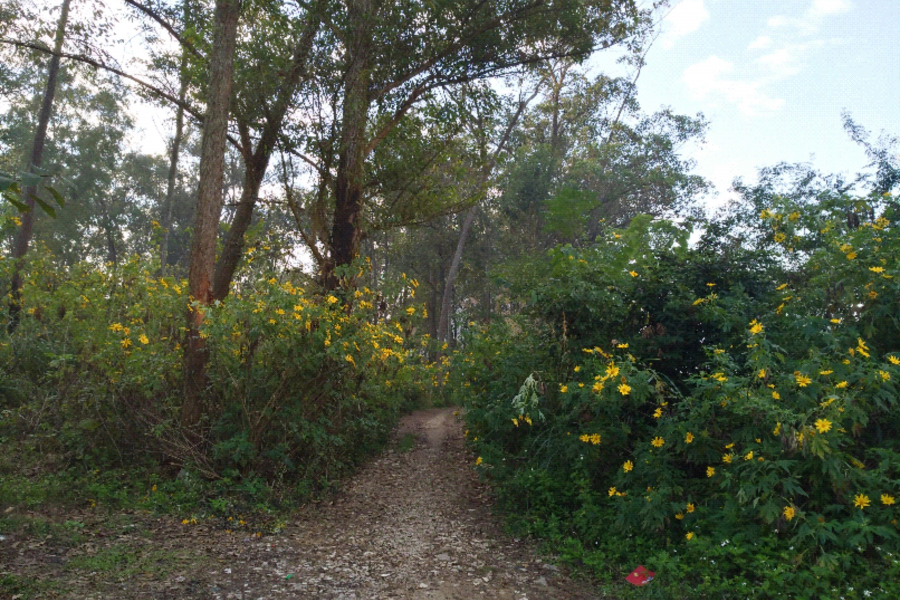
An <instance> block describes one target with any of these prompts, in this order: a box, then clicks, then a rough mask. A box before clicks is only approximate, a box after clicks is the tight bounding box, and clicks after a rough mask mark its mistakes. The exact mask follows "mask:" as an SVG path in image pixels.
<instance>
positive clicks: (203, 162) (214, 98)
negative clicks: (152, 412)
mask: <svg viewBox="0 0 900 600" xmlns="http://www.w3.org/2000/svg"><path fill="white" fill-rule="evenodd" d="M240 12H241V2H240V0H216V9H215V29H214V33H213V45H212V48H213V50H212V53H211V55H210V63H209V89H208V92H207V93H208V96H207V102H206V115H205V118H204V121H203V138H202V141H201V146H200V183H199V187H198V191H197V209H196V213H195V214H194V233H193V239H192V241H191V260H190V267H189V269H188V287H189V289H190V294H191V299H192V303H191V307H190V308H189V309H188V315H187V317H188V319H187V320H188V333H187V340H186V343H185V347H184V366H185V399H184V404H183V405H182V411H181V424H182V426H184V427H185V428H187V429H189V430H193V429H194V428H195V427H196V425H197V424H198V423H199V422H200V420H201V418H202V417H203V415H204V413H205V409H206V406H205V403H204V401H203V396H204V393H205V392H206V388H207V379H206V365H207V363H208V362H209V349H208V348H207V346H206V341H205V340H204V339H203V338H202V337H201V336H200V324H201V323H202V322H203V315H204V311H203V307H204V306H207V305H209V304H211V303H212V300H213V296H212V277H213V266H214V265H215V258H216V240H217V236H218V231H219V219H220V217H221V215H222V201H223V198H222V185H223V178H224V168H225V142H226V137H227V134H228V113H229V105H230V101H231V87H232V82H233V78H234V52H235V47H236V44H237V25H238V20H239V17H240Z"/></svg>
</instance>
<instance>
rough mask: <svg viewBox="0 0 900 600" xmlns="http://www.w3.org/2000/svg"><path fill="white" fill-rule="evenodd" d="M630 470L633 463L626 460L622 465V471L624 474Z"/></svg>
mask: <svg viewBox="0 0 900 600" xmlns="http://www.w3.org/2000/svg"><path fill="white" fill-rule="evenodd" d="M632 469H634V463H633V462H631V461H630V460H626V461H625V464H624V465H622V470H624V471H625V472H626V473H629V472H631V470H632Z"/></svg>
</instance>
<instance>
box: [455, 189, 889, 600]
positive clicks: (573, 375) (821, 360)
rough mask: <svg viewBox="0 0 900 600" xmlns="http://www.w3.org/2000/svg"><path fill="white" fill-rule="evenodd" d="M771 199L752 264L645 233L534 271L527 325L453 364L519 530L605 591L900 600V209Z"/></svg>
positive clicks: (731, 253)
mask: <svg viewBox="0 0 900 600" xmlns="http://www.w3.org/2000/svg"><path fill="white" fill-rule="evenodd" d="M760 200H763V201H765V202H766V205H765V206H763V207H761V208H760V209H759V212H758V213H757V214H758V221H757V222H756V223H754V224H751V225H749V226H748V224H746V223H744V224H742V227H743V228H744V229H745V230H746V229H748V228H749V229H750V230H753V231H755V232H756V233H755V234H754V235H753V236H749V237H751V238H752V239H753V240H754V242H753V243H754V244H755V247H750V248H743V249H742V248H736V247H733V246H732V247H723V246H722V244H720V243H719V244H717V243H714V241H711V240H708V239H707V240H703V241H701V243H700V244H698V246H697V247H696V248H693V249H688V248H687V247H686V245H681V244H678V243H677V240H678V239H679V238H678V236H677V235H672V232H673V231H674V229H675V228H674V226H671V225H659V226H656V225H652V224H648V222H647V221H646V220H638V221H637V222H635V223H634V224H633V225H632V226H631V227H630V228H629V229H628V230H625V231H618V232H614V233H612V234H611V235H610V237H609V238H608V239H606V240H604V241H603V242H601V243H599V244H598V246H596V247H594V248H590V249H586V250H576V249H573V248H561V249H559V250H557V251H555V252H554V253H551V255H550V258H549V261H548V263H547V264H545V265H543V267H541V266H537V267H536V268H535V270H534V271H535V272H536V273H538V277H536V278H535V280H533V281H530V282H528V285H529V286H531V287H532V289H533V295H532V299H533V301H532V314H531V317H530V318H529V319H523V321H522V322H520V323H518V325H517V326H516V327H508V326H507V328H506V330H505V331H502V332H501V331H498V330H496V329H495V330H488V331H484V332H481V333H477V332H474V331H473V332H472V337H471V339H470V341H469V344H468V346H467V348H466V351H465V352H463V353H461V354H460V355H458V359H457V362H456V365H455V366H458V367H459V368H458V375H459V377H460V379H459V381H457V382H456V388H457V389H458V390H463V394H462V395H463V396H465V395H466V394H471V400H470V401H469V406H470V408H469V411H468V414H467V418H468V422H469V438H470V440H471V443H472V444H473V445H474V446H475V448H476V451H477V454H478V456H480V457H482V458H483V461H482V464H481V465H480V466H479V467H478V468H479V469H481V470H482V471H483V472H484V473H485V475H486V476H488V477H491V478H492V479H494V480H495V481H496V482H497V486H498V496H499V499H500V501H501V502H502V504H503V505H504V506H505V507H506V509H507V510H508V511H509V512H510V513H511V514H512V515H513V516H512V521H513V524H514V525H515V526H518V527H521V528H524V529H526V530H528V531H530V532H532V533H536V534H538V535H542V536H545V537H548V538H550V539H551V540H555V547H556V549H557V551H559V552H560V553H562V554H563V555H564V556H568V557H569V558H571V559H573V560H574V559H577V560H578V561H581V562H583V563H584V564H586V565H588V566H590V567H593V569H594V572H595V573H596V574H597V575H599V576H601V577H608V576H609V575H610V567H611V566H613V569H617V568H620V569H621V570H622V572H623V575H622V576H623V577H624V573H627V571H626V570H628V569H631V568H632V567H634V565H635V564H638V563H642V564H645V565H647V567H648V568H650V569H651V570H655V571H656V572H657V578H656V580H655V581H654V583H653V585H654V586H656V587H660V588H663V590H664V591H661V593H665V594H667V595H668V596H670V597H679V598H680V597H688V596H685V595H684V594H685V593H686V592H685V590H686V589H690V590H691V591H690V596H689V597H692V598H694V597H710V598H724V597H736V598H750V597H756V598H768V597H779V596H782V595H784V596H787V597H802V598H820V597H837V596H839V595H840V596H843V597H845V598H853V597H868V596H869V595H875V596H877V597H895V596H896V595H897V593H898V590H900V588H898V584H897V583H896V575H897V574H898V566H897V561H896V558H897V557H896V554H897V553H898V552H900V544H898V519H900V514H898V507H897V504H896V502H897V498H898V497H900V411H898V406H897V404H898V390H897V387H896V384H897V381H898V378H900V331H898V327H900V323H898V321H897V320H896V314H897V313H896V307H897V306H898V302H900V287H898V281H897V279H896V278H897V277H898V276H900V269H898V262H897V256H898V251H900V235H898V232H897V228H896V227H895V225H894V223H895V221H896V219H897V218H898V217H900V215H897V213H896V208H895V206H894V205H893V203H892V201H891V200H892V199H891V198H890V197H871V198H865V199H858V198H848V197H845V196H841V195H829V196H824V197H821V198H819V199H818V201H817V202H811V203H802V202H798V201H797V200H796V199H787V198H784V197H779V196H769V197H766V198H760ZM848 214H852V215H861V216H862V218H859V222H857V221H856V220H855V219H848ZM681 239H683V237H682V238H681ZM636 240H638V241H639V243H637V242H636ZM726 253H727V254H726ZM723 254H725V255H723ZM726 262H727V268H726V269H723V270H716V269H714V268H711V267H713V266H714V265H716V264H717V263H718V264H720V265H721V264H726ZM539 278H543V282H541V281H538V279H539ZM497 327H498V328H499V327H500V326H497ZM499 340H504V343H501V342H499ZM526 377H530V378H531V389H534V390H539V392H540V393H539V394H538V396H537V397H536V398H533V399H532V404H531V406H532V408H531V412H532V413H533V414H532V415H531V416H532V419H531V420H530V421H528V423H527V425H525V424H524V423H523V422H522V420H523V416H528V415H522V414H520V413H521V412H522V410H521V408H519V407H518V406H516V402H515V401H514V400H513V397H514V396H515V393H516V392H515V390H516V389H518V387H519V385H521V382H522V381H525V379H526ZM520 394H521V392H520ZM516 397H518V396H516ZM538 412H539V413H540V415H541V416H542V419H540V420H538V419H534V418H533V417H534V414H537V413H538Z"/></svg>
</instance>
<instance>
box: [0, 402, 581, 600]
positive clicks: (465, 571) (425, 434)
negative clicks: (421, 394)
mask: <svg viewBox="0 0 900 600" xmlns="http://www.w3.org/2000/svg"><path fill="white" fill-rule="evenodd" d="M395 439H396V440H405V441H406V444H401V445H400V446H398V445H397V444H396V443H395V444H393V445H392V449H389V450H388V451H386V452H385V453H384V454H382V455H381V456H380V457H378V458H376V459H375V460H373V461H372V462H371V463H369V464H368V465H367V466H366V467H365V468H363V469H362V470H361V471H360V472H358V473H357V474H356V475H355V476H354V477H352V478H351V479H350V480H348V481H347V482H346V484H345V486H344V489H343V490H342V491H341V492H340V493H339V494H338V495H337V496H335V497H334V498H333V500H331V501H328V502H324V503H319V504H317V505H309V506H307V507H305V508H304V509H302V510H300V511H299V512H298V514H297V515H296V516H295V517H294V519H293V522H292V523H289V524H287V526H286V527H285V528H284V530H283V531H282V532H281V533H280V534H279V535H274V536H256V535H252V534H244V535H249V537H244V535H240V534H237V535H236V534H235V533H232V532H227V531H225V530H222V529H217V528H214V527H206V526H203V525H202V524H201V525H198V526H196V527H194V528H185V527H183V526H182V527H179V524H176V523H171V522H169V525H164V524H161V523H162V522H157V523H156V524H155V525H154V526H153V527H151V528H150V529H152V530H153V531H154V532H155V534H154V535H153V536H146V535H145V536H140V535H137V534H132V535H131V537H132V538H134V539H133V540H131V541H132V542H133V544H132V546H134V547H135V548H136V549H137V550H139V551H140V552H139V553H143V554H141V555H142V556H145V555H146V556H149V555H152V556H158V560H159V561H160V562H164V563H165V568H161V567H160V565H157V567H160V568H154V565H153V564H150V563H151V562H152V561H147V560H144V561H143V562H140V564H139V565H132V566H136V567H138V568H133V569H131V571H129V574H128V575H127V576H120V577H115V576H114V577H110V575H111V573H110V572H109V571H104V572H94V573H91V572H88V571H87V569H86V568H79V569H74V570H73V569H71V568H69V569H67V567H66V563H71V564H79V563H78V561H79V560H82V562H83V558H80V557H79V553H82V554H83V553H84V552H85V549H84V548H80V549H70V550H68V551H65V552H63V551H62V550H56V551H55V552H56V554H55V555H54V554H52V553H53V552H54V550H53V549H52V548H49V547H45V548H41V547H40V544H38V547H37V548H35V547H33V546H32V547H30V549H29V550H26V551H25V552H22V551H19V552H17V553H15V552H14V553H12V555H11V554H10V552H9V551H10V549H11V548H10V544H9V542H10V540H6V542H5V543H4V544H2V545H0V546H5V548H4V547H0V563H2V562H4V560H3V559H11V560H17V561H18V562H19V563H20V564H22V565H24V564H25V563H28V564H30V565H31V567H32V568H31V569H25V570H29V571H31V572H32V573H34V576H41V575H42V574H43V575H45V576H51V577H54V578H56V579H57V580H58V581H60V583H64V582H63V581H62V580H63V579H66V580H67V581H68V583H69V584H70V587H69V591H68V592H64V591H60V593H50V594H48V596H50V597H58V598H69V597H72V598H74V597H79V598H97V599H100V598H160V599H162V598H171V599H175V598H197V599H199V598H207V599H211V600H212V599H215V600H235V599H240V600H259V599H265V600H268V599H273V600H275V599H307V598H308V599H317V600H319V599H321V600H326V599H329V600H370V599H371V600H375V599H389V598H391V599H393V598H396V599H410V600H426V599H432V600H470V599H473V598H486V599H491V600H543V599H547V600H563V599H566V600H580V599H588V598H597V597H598V596H597V594H596V593H593V592H592V591H591V589H590V587H589V586H588V585H587V584H586V583H584V582H581V581H577V580H573V579H571V578H570V577H568V576H567V575H566V574H565V573H564V572H562V571H561V570H560V569H559V568H558V567H556V566H554V565H552V564H549V563H547V562H545V561H543V560H542V559H541V558H539V557H538V556H537V555H536V554H535V553H534V551H533V548H532V547H531V546H529V544H527V543H526V542H524V541H521V540H516V539H513V538H510V537H509V536H507V535H506V534H504V533H503V531H502V529H501V528H500V526H499V523H498V521H497V518H496V517H495V516H494V515H492V514H491V511H490V505H489V499H488V496H487V493H486V489H485V487H484V486H483V484H481V483H480V482H479V481H478V478H477V474H476V473H474V472H473V469H472V468H471V464H472V457H471V456H470V455H469V454H468V453H467V452H466V450H465V447H464V444H463V435H462V427H461V424H460V423H459V421H458V420H457V419H456V418H455V417H454V415H453V410H452V409H431V410H423V411H417V412H415V413H412V414H410V415H407V416H406V417H405V418H404V419H403V420H402V422H401V424H400V427H399V430H398V431H397V433H396V438H395ZM413 439H414V440H415V443H414V444H409V442H410V441H412V440H413ZM404 445H405V446H407V448H408V447H409V446H412V447H411V448H408V449H405V448H402V446H404ZM90 528H91V525H90V522H88V525H87V529H90ZM118 535H120V536H128V535H129V532H128V531H123V532H122V533H121V534H118ZM159 536H163V537H165V539H166V541H165V543H164V548H165V552H164V553H161V552H160V548H159V547H155V546H159V545H160V544H162V542H161V541H160V539H159ZM105 537H107V538H108V537H110V536H109V535H106V536H105ZM20 541H21V540H20ZM119 541H120V542H121V540H119ZM126 541H127V540H126ZM102 543H103V542H102V541H100V540H98V541H95V542H94V544H95V546H96V545H98V544H99V545H102ZM141 548H143V550H141ZM87 551H88V552H89V551H90V550H89V549H88V550H87ZM95 552H96V550H95ZM48 557H50V558H48ZM179 565H180V566H179ZM2 570H4V569H2V568H0V571H2ZM17 571H19V572H23V571H22V570H19V569H17ZM48 571H49V572H48ZM72 585H74V587H72ZM64 587H65V586H64ZM60 590H62V588H60ZM88 590H90V591H88ZM47 591H48V592H50V591H51V590H50V589H49V588H48V590H47ZM73 594H74V595H73Z"/></svg>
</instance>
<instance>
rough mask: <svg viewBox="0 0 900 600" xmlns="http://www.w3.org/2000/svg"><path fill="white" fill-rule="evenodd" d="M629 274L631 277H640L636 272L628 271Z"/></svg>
mask: <svg viewBox="0 0 900 600" xmlns="http://www.w3.org/2000/svg"><path fill="white" fill-rule="evenodd" d="M628 274H629V275H631V276H632V277H637V276H638V274H637V272H636V271H628Z"/></svg>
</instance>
